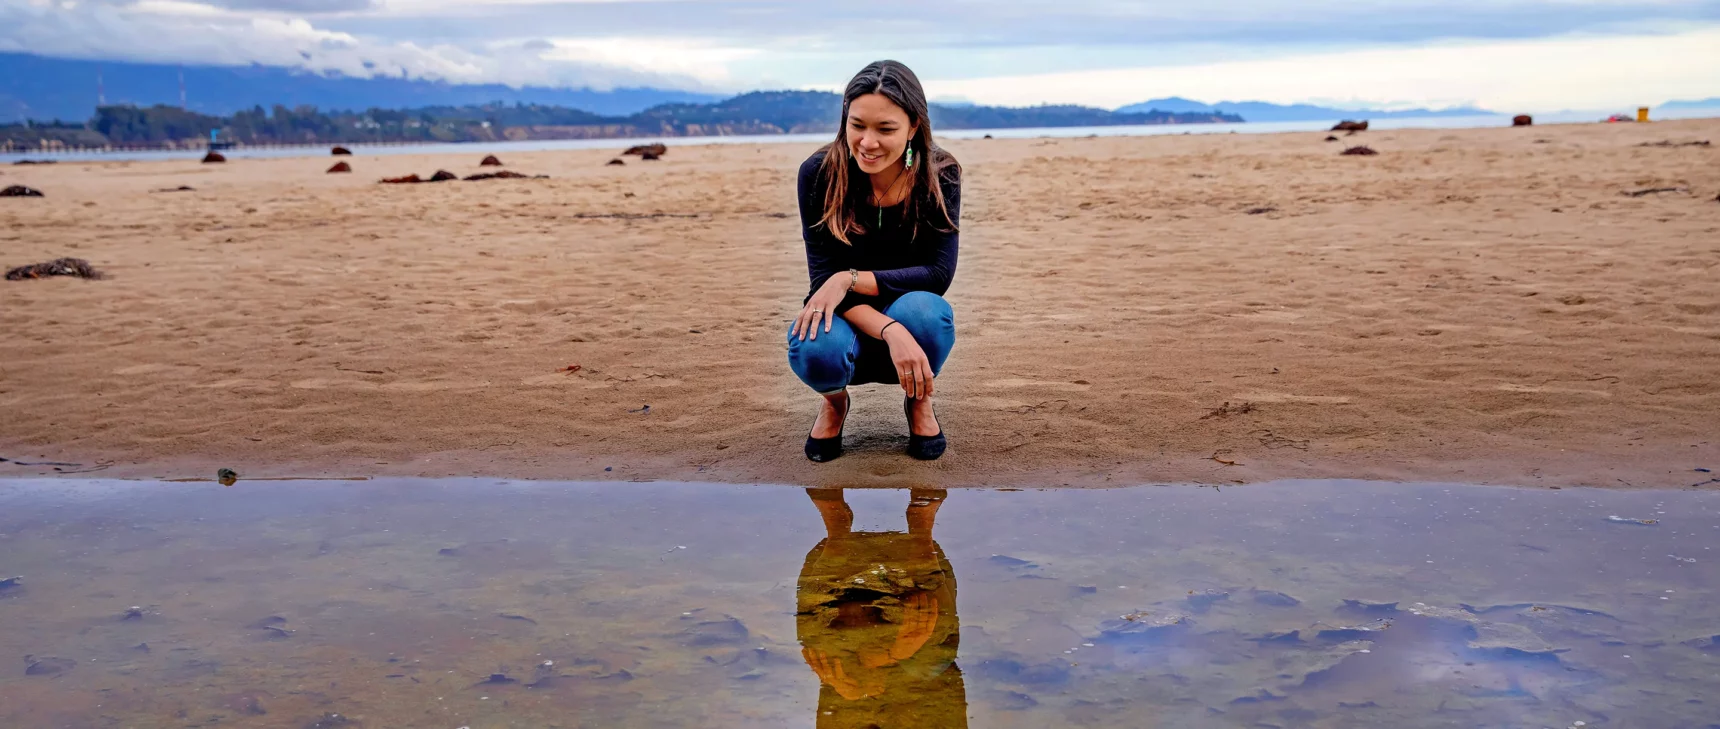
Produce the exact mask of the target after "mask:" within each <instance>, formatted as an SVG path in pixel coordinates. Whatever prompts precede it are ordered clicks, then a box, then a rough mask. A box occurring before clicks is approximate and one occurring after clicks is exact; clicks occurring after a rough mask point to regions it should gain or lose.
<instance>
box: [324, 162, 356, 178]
mask: <svg viewBox="0 0 1720 729" xmlns="http://www.w3.org/2000/svg"><path fill="white" fill-rule="evenodd" d="M351 171H352V165H349V164H347V163H345V162H336V163H334V166H333V167H330V168H328V173H329V174H331V175H332V174H335V173H336V172H351Z"/></svg>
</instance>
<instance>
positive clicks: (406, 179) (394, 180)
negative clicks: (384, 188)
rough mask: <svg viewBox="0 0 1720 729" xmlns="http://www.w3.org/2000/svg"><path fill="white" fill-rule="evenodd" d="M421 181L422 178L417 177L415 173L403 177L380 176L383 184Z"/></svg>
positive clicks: (408, 183)
mask: <svg viewBox="0 0 1720 729" xmlns="http://www.w3.org/2000/svg"><path fill="white" fill-rule="evenodd" d="M423 181H424V179H423V178H421V177H419V176H418V175H416V174H411V175H405V176H403V177H384V178H382V184H384V185H411V184H416V183H419V182H423Z"/></svg>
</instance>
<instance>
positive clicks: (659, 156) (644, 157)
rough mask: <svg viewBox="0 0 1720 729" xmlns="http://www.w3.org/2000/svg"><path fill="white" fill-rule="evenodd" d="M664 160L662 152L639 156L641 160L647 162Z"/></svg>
mask: <svg viewBox="0 0 1720 729" xmlns="http://www.w3.org/2000/svg"><path fill="white" fill-rule="evenodd" d="M662 158H663V153H662V152H646V153H644V154H641V155H639V159H642V160H646V161H650V160H656V159H662Z"/></svg>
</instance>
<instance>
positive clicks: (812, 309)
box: [788, 276, 849, 342]
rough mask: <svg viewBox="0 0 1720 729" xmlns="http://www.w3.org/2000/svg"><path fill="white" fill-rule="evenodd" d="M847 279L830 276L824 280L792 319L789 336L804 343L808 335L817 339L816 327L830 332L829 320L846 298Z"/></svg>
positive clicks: (833, 317)
mask: <svg viewBox="0 0 1720 729" xmlns="http://www.w3.org/2000/svg"><path fill="white" fill-rule="evenodd" d="M848 282H849V278H848V277H846V276H831V277H830V278H828V279H825V281H824V285H823V286H820V287H818V291H816V292H814V293H813V294H812V298H810V299H807V300H806V306H805V307H804V308H802V309H801V310H800V316H797V317H795V318H794V326H793V327H790V328H789V330H788V333H789V335H790V336H796V337H800V341H803V342H804V341H806V336H807V335H808V334H811V335H812V338H813V339H817V338H818V325H819V324H823V325H824V331H826V332H829V331H830V320H831V319H835V318H836V306H837V305H838V304H841V303H842V300H843V299H844V298H847V296H848Z"/></svg>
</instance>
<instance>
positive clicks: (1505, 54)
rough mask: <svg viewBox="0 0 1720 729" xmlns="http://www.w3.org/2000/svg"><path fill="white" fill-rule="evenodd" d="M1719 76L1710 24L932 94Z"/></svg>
mask: <svg viewBox="0 0 1720 729" xmlns="http://www.w3.org/2000/svg"><path fill="white" fill-rule="evenodd" d="M1717 67H1720V27H1711V28H1705V29H1700V30H1692V31H1689V32H1684V33H1675V34H1668V35H1635V36H1570V37H1561V38H1550V39H1540V40H1530V41H1490V42H1466V43H1445V44H1436V45H1429V46H1419V47H1414V48H1377V49H1367V50H1357V51H1345V52H1337V53H1316V54H1305V55H1300V56H1293V57H1288V58H1276V59H1272V60H1260V61H1240V62H1232V63H1212V64H1191V65H1172V66H1156V67H1141V68H1115V69H1095V70H1089V71H1073V72H1065V73H1054V74H1029V75H1011V76H994V77H989V78H979V79H928V80H927V81H926V89H927V93H930V94H959V95H963V96H967V97H969V98H973V99H975V100H978V101H980V102H982V103H988V104H1009V105H1026V104H1038V103H1047V102H1052V103H1078V104H1090V105H1094V106H1105V107H1116V106H1120V105H1123V104H1128V103H1136V102H1140V101H1145V100H1147V99H1148V98H1152V97H1163V96H1186V97H1192V98H1197V99H1202V100H1205V101H1217V100H1219V99H1221V98H1223V99H1247V100H1261V101H1274V102H1280V103H1289V102H1298V101H1309V100H1321V101H1325V102H1328V103H1331V102H1337V103H1340V104H1342V103H1344V102H1349V103H1351V104H1357V105H1362V104H1366V105H1391V106H1405V105H1414V106H1434V107H1443V106H1457V105H1465V104H1475V105H1479V106H1481V107H1484V108H1489V109H1493V110H1496V111H1508V112H1518V111H1557V110H1563V109H1602V108H1625V107H1631V108H1634V107H1635V106H1637V105H1654V104H1658V103H1661V102H1663V101H1665V100H1668V99H1678V98H1700V97H1703V96H1711V95H1713V90H1714V88H1715V76H1714V69H1715V68H1717ZM832 86H833V85H832Z"/></svg>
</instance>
